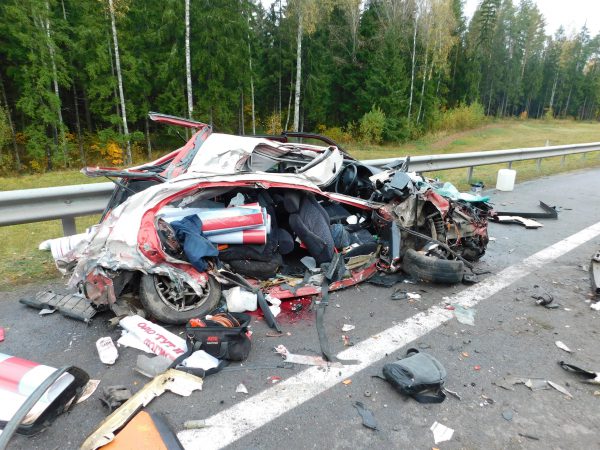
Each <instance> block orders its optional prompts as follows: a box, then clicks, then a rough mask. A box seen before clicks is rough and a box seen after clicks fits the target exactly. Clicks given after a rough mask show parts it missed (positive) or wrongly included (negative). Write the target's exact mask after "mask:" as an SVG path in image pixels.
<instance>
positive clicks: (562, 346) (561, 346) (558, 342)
mask: <svg viewBox="0 0 600 450" xmlns="http://www.w3.org/2000/svg"><path fill="white" fill-rule="evenodd" d="M555 344H556V346H557V347H558V348H560V349H561V350H564V351H565V352H568V353H573V352H572V351H571V349H570V348H569V347H567V346H566V345H565V344H564V343H563V342H562V341H556V342H555Z"/></svg>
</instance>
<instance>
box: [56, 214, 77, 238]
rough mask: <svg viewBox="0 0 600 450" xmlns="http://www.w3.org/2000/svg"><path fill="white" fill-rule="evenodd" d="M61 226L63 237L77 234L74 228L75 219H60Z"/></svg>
mask: <svg viewBox="0 0 600 450" xmlns="http://www.w3.org/2000/svg"><path fill="white" fill-rule="evenodd" d="M60 220H61V222H62V226H63V234H64V235H65V236H71V235H73V234H75V233H77V230H76V228H75V217H63V218H62V219H60Z"/></svg>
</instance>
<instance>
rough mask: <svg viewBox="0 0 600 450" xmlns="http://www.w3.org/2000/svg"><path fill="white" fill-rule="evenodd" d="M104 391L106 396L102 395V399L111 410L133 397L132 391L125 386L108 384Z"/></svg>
mask: <svg viewBox="0 0 600 450" xmlns="http://www.w3.org/2000/svg"><path fill="white" fill-rule="evenodd" d="M103 391H104V396H103V397H100V401H101V402H102V404H103V405H104V406H106V407H107V408H108V410H109V411H110V412H113V411H114V410H115V409H117V408H118V407H119V406H121V405H122V404H123V403H125V402H126V401H127V400H129V399H130V398H131V391H130V390H129V389H127V388H126V387H125V386H108V387H105V388H104V389H103Z"/></svg>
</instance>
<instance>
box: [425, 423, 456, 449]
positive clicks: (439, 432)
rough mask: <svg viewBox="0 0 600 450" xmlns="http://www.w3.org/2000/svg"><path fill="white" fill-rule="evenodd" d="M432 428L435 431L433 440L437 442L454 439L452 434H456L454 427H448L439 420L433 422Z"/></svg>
mask: <svg viewBox="0 0 600 450" xmlns="http://www.w3.org/2000/svg"><path fill="white" fill-rule="evenodd" d="M430 430H431V431H432V432H433V441H434V443H436V444H439V443H440V442H445V441H449V440H450V439H452V435H453V434H454V430H453V429H452V428H448V427H447V426H445V425H442V424H441V423H439V422H433V425H431V428H430Z"/></svg>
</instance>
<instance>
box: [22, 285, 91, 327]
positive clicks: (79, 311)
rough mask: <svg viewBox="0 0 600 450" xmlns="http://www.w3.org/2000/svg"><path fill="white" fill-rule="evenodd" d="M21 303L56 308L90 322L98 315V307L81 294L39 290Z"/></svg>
mask: <svg viewBox="0 0 600 450" xmlns="http://www.w3.org/2000/svg"><path fill="white" fill-rule="evenodd" d="M19 303H22V304H23V305H27V306H30V307H32V308H35V309H40V310H41V309H55V310H57V311H58V312H59V313H60V314H62V315H63V316H66V317H70V318H72V319H77V320H81V321H83V322H86V323H87V322H89V321H90V320H91V319H92V317H94V316H95V315H96V312H97V311H96V308H94V307H93V306H92V304H91V303H90V301H89V300H88V299H86V298H85V297H84V296H83V295H81V294H57V293H56V292H52V291H42V292H38V293H37V294H36V295H35V297H25V298H22V299H20V300H19Z"/></svg>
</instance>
